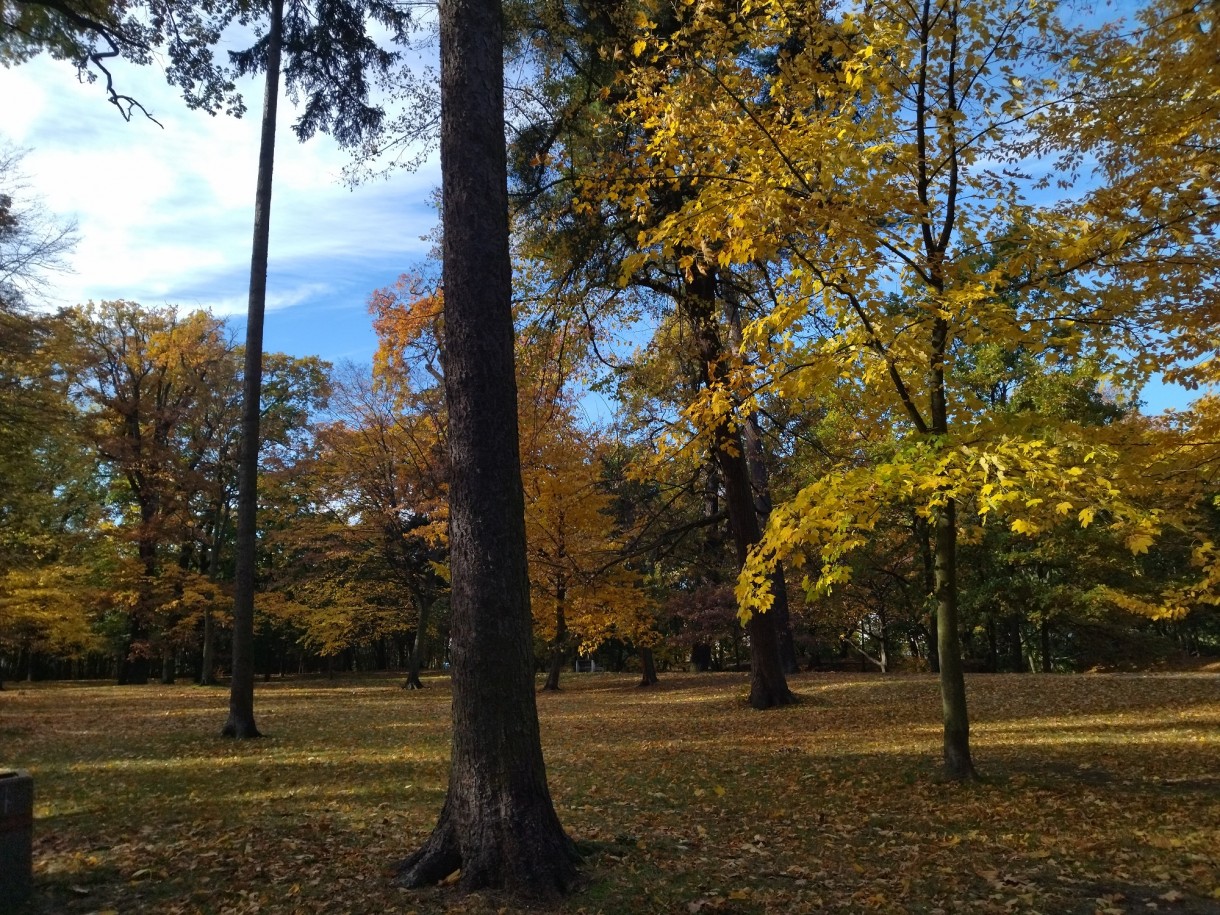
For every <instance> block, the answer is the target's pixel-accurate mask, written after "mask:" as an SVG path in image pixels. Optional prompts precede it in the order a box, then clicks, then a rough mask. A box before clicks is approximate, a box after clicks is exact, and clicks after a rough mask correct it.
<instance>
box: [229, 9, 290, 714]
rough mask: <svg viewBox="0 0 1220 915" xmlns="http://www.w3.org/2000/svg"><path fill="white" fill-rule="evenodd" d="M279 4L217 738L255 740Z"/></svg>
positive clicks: (274, 17)
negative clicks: (224, 689)
mask: <svg viewBox="0 0 1220 915" xmlns="http://www.w3.org/2000/svg"><path fill="white" fill-rule="evenodd" d="M283 27H284V0H271V23H270V33H269V35H268V41H267V74H266V76H267V78H266V81H265V83H264V89H263V119H262V125H261V128H262V129H261V135H260V138H259V149H258V181H257V184H256V185H255V190H254V242H253V245H252V249H251V253H250V299H249V304H248V308H247V313H246V363H245V374H244V377H243V379H242V417H241V446H240V447H239V449H238V464H237V541H236V546H235V551H236V552H235V560H236V563H235V572H234V598H233V672H232V676H231V678H230V681H229V718H228V720H227V721H225V724H224V727H223V728H222V729H221V735H222V736H224V737H237V738H250V737H259V736H261V735H260V734H259V731H258V727H257V726H256V725H255V723H254V566H255V550H256V534H257V525H258V451H259V446H260V444H261V440H260V433H259V418H260V412H261V402H262V391H263V315H264V313H265V311H266V306H267V257H268V249H269V247H270V239H271V181H272V172H273V169H274V166H275V125H276V111H277V108H278V105H279V96H280V55H281V52H282V50H283Z"/></svg>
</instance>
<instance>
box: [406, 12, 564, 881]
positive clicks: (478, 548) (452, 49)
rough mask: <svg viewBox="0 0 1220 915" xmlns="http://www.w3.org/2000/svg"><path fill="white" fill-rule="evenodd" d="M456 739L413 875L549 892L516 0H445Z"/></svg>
mask: <svg viewBox="0 0 1220 915" xmlns="http://www.w3.org/2000/svg"><path fill="white" fill-rule="evenodd" d="M440 33H441V40H440V45H441V48H440V58H441V180H442V193H441V197H442V201H443V202H442V209H443V220H442V221H443V225H444V233H443V234H444V240H443V243H442V245H443V250H444V256H443V273H444V277H443V280H444V288H445V302H444V312H445V360H446V361H445V402H446V405H447V407H448V410H449V461H450V471H451V472H450V481H451V482H450V487H451V488H450V493H449V511H450V515H449V546H450V575H451V579H452V590H451V607H452V621H451V627H452V629H451V632H452V636H451V638H452V651H451V655H452V672H453V677H452V682H453V706H452V708H453V750H452V754H451V756H450V770H449V790H448V793H447V795H446V797H445V805H444V807H443V808H442V809H441V813H440V819H439V821H438V822H437V825H436V828H435V829H434V830H433V832H432V834H431V836H429V837H428V839H427V841H426V842H425V843H424V845H423V847H421V848H420V849H419V850H418V851H416V852H415V853H414V854H412V855H410V856H409V857H408V858H407V859H406V860H404V861H403V862H401V864H400V865H399V867H398V880H399V882H400V883H401V884H403V885H405V886H409V887H419V886H428V885H430V884H433V883H436V882H437V881H438V880H441V879H443V878H445V877H447V876H449V875H450V874H453V873H454V872H455V871H459V870H460V872H461V878H460V881H459V885H460V887H461V888H462V889H464V890H477V889H484V888H487V889H496V890H506V891H509V892H512V893H516V894H519V895H522V896H527V897H536V898H545V897H553V896H556V895H558V894H560V893H562V892H564V891H565V890H567V889H568V888H569V887H570V886H571V884H572V882H573V881H574V879H575V876H576V862H577V853H576V847H575V845H574V844H573V842H572V840H571V839H569V838H568V836H567V834H566V833H564V831H563V827H562V826H561V825H560V822H559V817H558V816H557V815H556V814H555V807H554V804H553V803H552V801H551V795H550V791H549V789H548V788H547V782H546V767H545V765H544V763H543V758H542V742H541V736H540V732H539V726H538V706H537V698H536V696H535V691H534V660H533V635H532V631H531V630H532V619H531V615H530V591H529V572H528V568H527V564H526V552H525V500H524V497H523V495H522V491H521V466H520V457H519V455H520V443H519V437H518V431H517V390H516V383H515V380H514V377H515V373H514V368H513V336H514V332H513V318H512V261H511V257H510V252H509V233H508V187H507V155H506V148H505V141H504V69H503V67H504V59H503V54H504V30H503V12H502V10H501V6H500V0H441V4H440Z"/></svg>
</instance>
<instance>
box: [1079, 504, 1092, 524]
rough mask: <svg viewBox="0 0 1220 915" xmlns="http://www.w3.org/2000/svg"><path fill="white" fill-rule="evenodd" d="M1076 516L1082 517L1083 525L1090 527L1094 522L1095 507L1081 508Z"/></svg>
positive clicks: (1081, 522)
mask: <svg viewBox="0 0 1220 915" xmlns="http://www.w3.org/2000/svg"><path fill="white" fill-rule="evenodd" d="M1076 517H1077V518H1079V519H1080V526H1081V527H1088V526H1089V525H1090V524H1092V523H1093V509H1091V508H1082V509H1081V510H1080V514H1079V515H1077V516H1076Z"/></svg>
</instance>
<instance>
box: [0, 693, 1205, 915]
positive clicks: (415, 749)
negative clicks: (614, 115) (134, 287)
mask: <svg viewBox="0 0 1220 915" xmlns="http://www.w3.org/2000/svg"><path fill="white" fill-rule="evenodd" d="M427 682H428V686H429V688H428V689H425V690H424V691H422V692H407V691H404V690H402V689H399V688H398V685H397V684H398V681H397V680H394V679H388V678H362V679H355V680H344V679H337V680H335V681H326V680H287V681H284V682H273V683H269V684H260V685H259V688H258V693H257V710H258V722H259V726H260V727H261V728H262V729H263V730H264V731H265V732H267V733H268V734H269V735H270V736H269V737H267V738H266V739H263V740H258V741H251V742H246V743H234V742H233V741H229V740H223V739H221V738H219V737H217V736H216V734H217V733H218V732H219V730H220V726H221V724H222V723H223V721H224V717H225V710H226V707H227V692H225V691H224V690H216V689H203V688H199V687H194V686H189V685H184V686H171V687H162V686H147V687H115V686H108V685H106V686H103V685H98V684H89V685H80V684H47V685H43V684H34V685H26V684H16V685H14V684H9V689H8V690H7V691H5V692H3V693H0V765H7V766H16V767H22V768H27V769H29V770H31V771H32V773H33V775H34V777H35V784H36V790H37V798H36V807H35V815H36V818H37V819H36V827H35V828H36V835H35V850H34V854H35V884H36V901H35V904H34V905H33V906H31V907H30V911H31V912H32V913H35V915H60V913H86V912H92V913H103V912H114V913H121V915H126V913H131V912H156V913H187V912H204V913H253V912H263V913H288V912H302V913H305V912H319V913H381V912H403V913H406V912H416V913H418V915H434V913H458V912H470V913H487V915H492V913H504V915H509V913H513V912H517V911H519V909H518V908H517V907H516V906H514V904H513V903H511V902H510V901H507V900H504V899H497V898H495V897H493V896H490V895H483V896H460V895H457V894H456V892H455V890H453V889H452V888H447V887H439V888H435V889H429V890H425V891H416V892H407V891H404V890H400V889H398V888H396V887H395V886H394V885H393V883H392V881H391V879H390V874H391V867H392V864H393V862H394V861H395V860H396V859H397V858H399V857H401V856H403V855H404V854H405V853H406V852H408V851H409V850H411V849H412V848H413V847H414V846H416V845H417V844H418V843H419V842H420V841H421V840H422V839H423V838H424V837H425V836H426V835H427V833H428V832H429V830H430V829H431V826H432V825H433V823H434V821H435V818H436V815H437V812H438V810H439V808H440V805H441V801H442V799H443V797H444V791H445V778H446V770H447V762H446V761H447V756H448V746H449V738H448V724H449V693H448V684H447V681H446V680H443V679H432V680H430V681H427ZM634 682H635V680H634V678H632V677H628V676H617V675H610V674H583V675H568V676H567V677H566V679H565V683H564V686H565V689H564V691H563V692H561V693H559V694H557V695H555V694H544V695H540V696H539V706H540V710H541V715H542V727H543V739H544V742H545V748H546V757H547V763H548V769H549V775H550V783H551V789H552V792H553V795H554V798H555V803H556V806H557V808H558V810H559V814H560V818H561V819H562V820H563V822H564V823H565V824H566V826H567V827H568V829H569V830H570V832H571V833H572V835H573V836H574V837H576V838H577V839H578V840H580V841H581V843H582V846H583V847H584V848H586V849H587V850H588V853H589V856H588V858H587V860H586V864H585V867H584V870H583V878H582V885H581V886H580V887H579V889H578V891H577V892H575V893H574V894H573V895H572V896H570V897H569V898H568V899H566V900H565V901H563V902H562V903H561V904H559V905H558V906H555V907H554V908H553V909H547V910H542V911H555V912H564V913H588V915H593V913H598V912H602V913H607V915H609V913H629V912H645V913H648V912H658V913H659V912H666V913H668V912H673V913H679V915H699V913H705V915H717V913H721V915H727V913H742V915H746V913H777V915H779V913H784V915H786V913H804V912H821V911H828V912H834V911H839V912H872V911H877V912H913V913H929V915H930V913H938V912H943V913H961V912H970V913H974V912H979V913H987V912H996V913H1023V912H1042V913H1095V912H1104V913H1116V912H1153V911H1164V912H1188V913H1203V912H1220V677H1218V676H1217V675H1216V674H1214V673H1183V674H1155V675H1082V676H1041V675H978V676H974V677H971V678H969V680H968V684H967V685H968V690H969V696H970V701H971V714H972V718H973V739H974V741H973V742H974V752H975V761H976V763H977V764H978V767H979V769H980V771H981V773H982V774H983V776H984V779H983V781H981V782H979V783H977V784H968V785H956V784H944V783H941V782H940V781H938V779H937V777H936V776H937V772H936V765H935V764H936V761H937V758H938V755H939V749H940V731H939V708H940V705H939V696H938V692H937V687H936V682H935V679H934V678H932V677H929V676H922V675H919V676H917V675H910V676H891V677H882V676H878V675H848V674H802V675H800V676H798V677H795V678H794V679H793V685H794V687H795V689H796V691H797V692H798V693H799V694H800V696H801V697H802V699H803V701H802V703H801V704H800V705H799V706H796V707H794V708H790V709H782V710H777V711H770V712H762V713H759V712H753V711H751V710H750V709H749V708H748V707H746V706H745V704H744V697H745V694H746V690H747V683H746V680H745V677H744V675H738V674H706V675H688V674H680V675H674V674H671V675H667V676H665V677H664V682H663V683H662V685H661V687H660V688H659V689H655V690H651V691H647V690H640V689H636V688H634ZM535 911H538V910H535Z"/></svg>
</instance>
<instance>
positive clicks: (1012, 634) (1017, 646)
mask: <svg viewBox="0 0 1220 915" xmlns="http://www.w3.org/2000/svg"><path fill="white" fill-rule="evenodd" d="M1007 628H1008V668H1009V669H1010V670H1011V671H1012V672H1013V673H1016V674H1019V673H1024V672H1025V658H1024V656H1023V654H1022V651H1021V617H1020V616H1017V615H1016V614H1013V615H1012V616H1010V617H1009V618H1008V627H1007Z"/></svg>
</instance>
